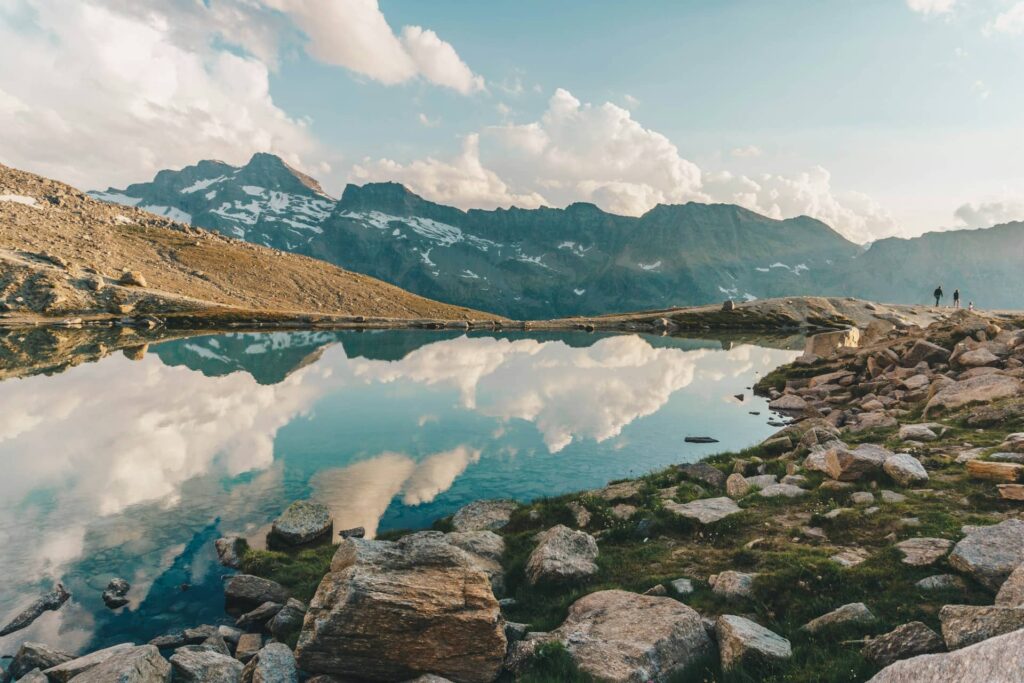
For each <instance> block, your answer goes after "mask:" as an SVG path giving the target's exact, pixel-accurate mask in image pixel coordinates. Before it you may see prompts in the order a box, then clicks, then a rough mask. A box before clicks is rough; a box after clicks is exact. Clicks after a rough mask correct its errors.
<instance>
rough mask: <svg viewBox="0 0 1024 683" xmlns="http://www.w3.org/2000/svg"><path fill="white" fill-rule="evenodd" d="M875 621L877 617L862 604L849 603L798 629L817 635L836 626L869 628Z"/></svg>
mask: <svg viewBox="0 0 1024 683" xmlns="http://www.w3.org/2000/svg"><path fill="white" fill-rule="evenodd" d="M876 621H877V617H875V615H874V614H872V613H871V610H869V609H868V607H867V605H865V604H864V603H863V602H851V603H850V604H848V605H843V606H842V607H838V608H836V609H834V610H832V611H831V612H828V613H826V614H822V615H821V616H820V617H817V618H815V619H811V620H810V621H808V622H807V623H806V624H804V625H803V626H801V627H800V628H801V629H802V630H804V631H807V632H808V633H817V632H818V631H824V630H827V629H830V628H834V627H836V626H850V625H853V624H856V625H860V626H869V625H871V624H874V623H875V622H876Z"/></svg>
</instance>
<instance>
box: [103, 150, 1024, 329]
mask: <svg viewBox="0 0 1024 683" xmlns="http://www.w3.org/2000/svg"><path fill="white" fill-rule="evenodd" d="M91 194H92V195H93V196H94V197H96V198H99V199H105V200H108V201H114V202H119V203H126V204H132V205H133V206H139V207H141V208H145V209H147V210H149V211H152V212H154V213H159V214H161V215H164V216H169V217H172V218H175V219H177V220H182V221H187V222H191V223H194V224H196V225H199V226H202V227H205V228H210V229H214V230H218V231H220V232H222V233H225V234H227V235H231V236H234V237H239V238H242V239H245V240H249V241H252V242H257V243H260V244H265V245H267V246H272V247H276V248H278V249H284V250H289V251H294V252H298V253H302V254H306V255H309V256H314V257H317V258H321V259H324V260H326V261H330V262H332V263H335V264H337V265H340V266H342V267H345V268H348V269H351V270H355V271H359V272H363V273H366V274H368V275H372V276H374V277H377V278H380V279H382V280H385V281H388V282H392V283H394V284H396V285H398V286H400V287H403V288H404V289H407V290H409V291H412V292H414V293H416V294H420V295H423V296H427V297H431V298H434V299H438V300H440V301H445V302H449V303H455V304H461V305H465V306H470V307H473V308H478V309H482V310H489V311H492V312H495V313H500V314H504V315H508V316H511V317H515V318H537V317H552V316H560V315H571V314H595V313H605V312H612V311H625V310H638V309H647V308H660V307H666V306H673V305H690V304H702V303H711V302H718V301H722V300H724V299H727V298H731V299H737V300H742V299H754V298H764V297H770V296H785V295H798V294H830V295H854V296H866V297H871V298H877V299H883V300H887V301H893V302H906V303H918V302H924V301H925V300H926V299H927V295H928V294H929V293H930V292H931V289H933V288H934V286H935V284H938V282H935V283H932V280H933V279H935V277H936V275H935V272H934V271H935V267H936V263H937V260H936V258H937V256H938V255H935V256H934V257H933V256H932V249H931V247H930V246H929V245H931V244H933V243H934V242H935V240H936V239H938V238H937V237H935V236H933V235H926V236H925V237H922V238H918V239H916V240H881V241H879V242H877V243H875V244H874V245H872V247H871V249H870V250H868V251H865V250H864V248H863V247H861V246H859V245H856V244H854V243H852V242H849V241H848V240H846V239H844V238H843V237H842V236H840V235H839V234H838V233H836V232H835V231H833V230H832V229H831V228H829V227H828V226H827V225H825V224H824V223H822V222H820V221H817V220H814V219H812V218H808V217H806V216H801V217H797V218H791V219H786V220H774V219H771V218H768V217H766V216H762V215H760V214H757V213H754V212H752V211H748V210H746V209H743V208H741V207H739V206H734V205H730V204H698V203H689V204H684V205H673V206H664V205H659V206H656V207H655V208H653V209H652V210H650V211H649V212H647V213H646V214H644V215H643V216H640V217H627V216H618V215H615V214H610V213H607V212H605V211H602V210H601V209H599V208H598V207H596V206H594V205H592V204H573V205H570V206H568V207H566V208H565V209H550V208H541V209H532V210H525V209H515V208H513V209H498V210H495V211H482V210H470V211H462V210H460V209H456V208H453V207H449V206H443V205H441V204H436V203H434V202H430V201H427V200H425V199H423V198H421V197H419V196H417V195H415V194H413V193H412V192H410V191H409V190H407V189H406V188H405V187H403V186H402V185H398V184H395V183H373V184H368V185H364V186H356V185H349V186H348V187H346V188H345V191H344V192H343V194H342V196H341V198H340V199H339V200H337V201H335V200H333V199H332V198H331V197H329V196H328V195H327V194H326V193H324V191H323V190H322V189H321V188H320V186H319V184H318V183H317V182H316V181H315V180H313V179H312V178H309V177H308V176H305V175H303V174H301V173H299V172H298V171H296V170H295V169H293V168H290V167H289V166H288V165H287V164H285V163H284V162H283V161H282V160H281V159H279V158H278V157H276V156H273V155H269V154H257V155H255V156H254V157H253V158H252V160H251V161H250V162H249V163H248V164H246V165H245V166H243V167H240V168H238V167H233V166H229V165H228V164H224V163H222V162H217V161H202V162H200V163H198V164H196V165H195V166H189V167H187V168H184V169H182V170H180V171H161V172H160V173H158V174H157V176H156V178H155V179H154V180H153V181H152V182H149V183H140V184H136V185H130V186H129V187H127V188H125V189H123V190H118V189H113V188H111V189H109V190H107V191H106V192H94V193H91ZM1008 230H1009V233H1010V234H1009V237H1007V238H1006V239H1009V240H1010V241H1009V242H1008V243H1007V244H1005V245H1002V246H1007V247H1009V252H1008V254H1007V253H1006V252H1005V251H1004V250H1001V249H1000V245H1001V244H1002V242H1000V244H995V245H993V246H992V249H991V251H993V256H992V258H994V259H995V261H996V262H992V259H991V258H990V259H989V261H990V265H991V267H993V268H995V269H996V270H998V272H1001V273H1002V272H1003V271H1008V269H1009V270H1012V268H1011V267H1010V266H1009V265H1008V266H1007V268H1002V266H1000V265H999V262H998V261H999V258H1003V259H1005V258H1007V257H1008V255H1009V256H1012V255H1013V254H1016V255H1017V256H1020V248H1019V246H1015V245H1017V244H1018V242H1020V241H1021V239H1024V225H1018V227H1017V228H1014V227H1013V226H1010V228H1008ZM963 232H964V231H960V233H944V235H947V237H942V238H941V239H942V240H944V241H949V240H956V239H957V238H956V237H955V235H957V234H962V233H963ZM984 232H989V231H984ZM971 234H978V233H971ZM987 237H988V236H987ZM991 237H995V233H993V234H992V235H991ZM971 239H974V238H973V237H972V238H971ZM960 241H961V242H962V243H963V246H962V247H961V248H959V249H955V250H953V251H951V252H949V253H946V254H944V255H943V257H942V258H943V259H944V262H943V263H944V265H943V267H944V268H945V269H946V271H947V272H949V273H950V276H956V277H957V278H961V279H962V280H963V281H964V282H965V284H964V285H962V286H961V288H963V287H964V286H967V285H968V283H969V284H970V286H971V287H975V288H976V290H975V291H977V296H976V297H974V298H976V299H978V300H979V301H985V305H989V306H998V305H1003V306H1005V305H1012V304H1010V303H1007V302H1004V301H1003V300H1004V299H1012V298H1013V297H1015V296H1016V295H1015V294H1013V295H1012V296H1011V292H1010V289H1012V288H1007V287H1006V286H1004V283H1005V282H1006V281H1005V280H1000V281H999V282H987V280H986V278H985V277H984V274H983V271H982V273H981V274H980V275H979V274H978V273H977V272H976V271H977V264H975V263H974V261H972V260H971V256H970V254H971V253H972V250H971V247H970V244H971V240H967V241H964V240H960ZM1003 241H1005V240H1003ZM965 259H966V261H965V266H964V267H963V268H958V266H957V263H958V262H959V261H961V260H965ZM1011 260H1015V259H1014V258H1011ZM911 266H912V267H911ZM878 269H881V272H875V271H876V270H878ZM894 269H896V271H894ZM1008 272H1009V271H1008ZM1011 279H1012V276H1011ZM1018 279H1019V278H1018ZM946 281H947V282H952V281H953V280H952V279H951V278H946ZM947 286H950V287H952V285H947ZM982 290H984V291H982ZM1004 290H1005V292H1004ZM1004 293H1005V296H1004Z"/></svg>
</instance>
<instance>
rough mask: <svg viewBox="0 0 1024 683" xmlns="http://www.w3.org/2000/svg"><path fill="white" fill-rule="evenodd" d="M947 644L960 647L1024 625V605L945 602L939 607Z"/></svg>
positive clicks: (943, 633)
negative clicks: (996, 605) (1007, 605)
mask: <svg viewBox="0 0 1024 683" xmlns="http://www.w3.org/2000/svg"><path fill="white" fill-rule="evenodd" d="M939 620H940V621H941V622H942V637H943V638H944V639H945V641H946V647H948V648H949V649H950V650H957V649H959V648H961V647H966V646H968V645H973V644H975V643H978V642H981V641H982V640H987V639H988V638H992V637H994V636H999V635H1002V634H1004V633H1009V632H1010V631H1016V630H1017V629H1020V628H1024V608H1018V607H988V606H983V605H945V606H944V607H943V608H942V609H941V610H940V611H939Z"/></svg>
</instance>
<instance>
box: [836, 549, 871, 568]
mask: <svg viewBox="0 0 1024 683" xmlns="http://www.w3.org/2000/svg"><path fill="white" fill-rule="evenodd" d="M868 557H869V555H868V552H867V551H866V550H864V549H863V548H843V549H842V550H840V551H839V552H837V553H836V554H835V555H832V556H831V557H830V558H829V559H830V560H832V561H833V562H835V563H836V564H839V565H842V566H843V567H856V566H857V565H858V564H860V563H861V562H864V561H865V560H867V559H868Z"/></svg>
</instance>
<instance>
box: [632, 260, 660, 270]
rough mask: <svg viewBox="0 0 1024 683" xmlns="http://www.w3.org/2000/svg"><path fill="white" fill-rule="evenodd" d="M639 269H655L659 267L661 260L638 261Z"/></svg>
mask: <svg viewBox="0 0 1024 683" xmlns="http://www.w3.org/2000/svg"><path fill="white" fill-rule="evenodd" d="M637 265H638V266H640V270H657V269H658V268H661V261H655V262H654V263H638V264H637Z"/></svg>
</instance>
